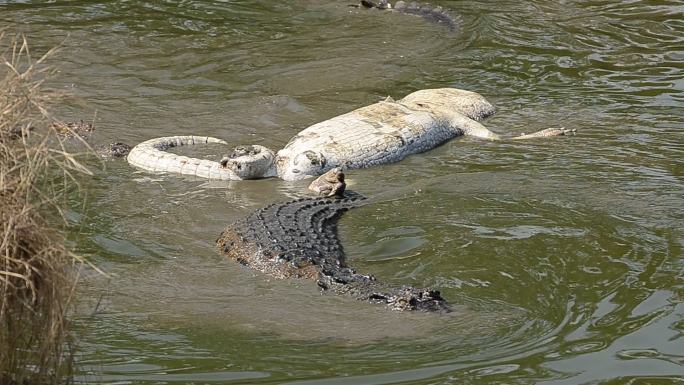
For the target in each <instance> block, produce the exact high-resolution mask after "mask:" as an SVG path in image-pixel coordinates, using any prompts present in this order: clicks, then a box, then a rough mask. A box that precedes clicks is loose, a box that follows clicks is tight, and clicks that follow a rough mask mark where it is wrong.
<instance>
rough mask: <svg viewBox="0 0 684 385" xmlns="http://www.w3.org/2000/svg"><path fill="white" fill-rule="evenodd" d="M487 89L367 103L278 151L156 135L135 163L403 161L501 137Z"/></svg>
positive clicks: (183, 167) (212, 174)
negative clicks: (187, 149) (192, 151)
mask: <svg viewBox="0 0 684 385" xmlns="http://www.w3.org/2000/svg"><path fill="white" fill-rule="evenodd" d="M494 111H495V110H494V107H493V106H492V105H491V104H490V103H489V102H488V101H487V100H486V99H485V98H484V97H483V96H481V95H480V94H478V93H475V92H471V91H464V90H460V89H455V88H439V89H427V90H420V91H416V92H413V93H411V94H409V95H407V96H406V97H404V98H403V99H400V100H398V101H395V100H393V99H391V98H389V97H388V98H387V99H386V100H384V101H381V102H378V103H375V104H371V105H369V106H366V107H361V108H359V109H356V110H354V111H351V112H348V113H346V114H343V115H339V116H336V117H334V118H331V119H328V120H326V121H323V122H320V123H317V124H314V125H312V126H310V127H308V128H306V129H304V130H302V131H301V132H300V133H299V134H297V135H295V136H294V137H293V138H292V139H291V140H290V141H289V143H287V145H286V146H285V147H284V148H283V149H282V150H280V151H278V152H277V154H276V153H275V152H274V151H272V150H270V149H268V148H266V147H264V146H260V145H251V146H238V147H236V148H235V150H234V151H233V153H232V154H231V155H229V156H228V157H225V158H224V159H223V160H222V161H221V162H216V161H212V160H207V159H197V158H191V157H187V156H181V155H176V154H173V153H170V152H167V151H166V150H167V149H169V148H171V147H175V146H182V145H194V144H202V143H221V144H227V143H226V142H225V141H223V140H221V139H216V138H212V137H205V136H171V137H163V138H155V139H150V140H148V141H145V142H142V143H140V144H138V145H137V146H135V147H134V148H133V149H132V150H131V152H130V154H129V155H128V162H129V163H130V164H131V165H133V166H136V167H139V168H142V169H144V170H148V171H153V172H170V173H180V174H186V175H194V176H197V177H202V178H209V179H221V180H242V179H257V178H267V177H279V178H282V179H284V180H299V179H306V178H311V177H315V176H318V175H321V174H323V173H325V172H326V171H328V170H330V169H332V168H335V167H339V168H341V169H342V170H346V169H356V168H365V167H370V166H373V165H378V164H385V163H392V162H397V161H400V160H402V159H403V158H405V157H406V156H408V155H411V154H416V153H420V152H423V151H427V150H430V149H432V148H434V147H437V146H438V145H440V144H442V143H444V142H446V141H447V140H449V139H452V138H454V137H457V136H462V135H468V136H474V137H478V138H484V139H491V140H498V139H500V137H499V135H497V134H496V133H494V132H492V131H490V130H488V129H487V128H486V127H485V126H483V125H482V124H481V123H480V121H481V120H483V119H485V118H486V117H488V116H490V115H492V114H493V113H494ZM572 132H574V130H566V129H564V128H549V129H545V130H541V131H538V132H535V133H533V134H528V135H522V136H519V137H515V138H512V139H527V138H533V137H543V136H558V135H565V134H567V133H572Z"/></svg>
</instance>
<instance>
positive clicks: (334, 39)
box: [0, 0, 684, 384]
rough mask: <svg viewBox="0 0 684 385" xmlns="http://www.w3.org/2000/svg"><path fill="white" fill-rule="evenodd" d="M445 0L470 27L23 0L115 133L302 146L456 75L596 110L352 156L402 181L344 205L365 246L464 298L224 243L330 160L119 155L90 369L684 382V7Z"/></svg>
mask: <svg viewBox="0 0 684 385" xmlns="http://www.w3.org/2000/svg"><path fill="white" fill-rule="evenodd" d="M436 2H437V3H439V4H440V5H443V6H445V7H448V8H451V9H452V10H453V13H454V14H455V15H458V16H459V17H460V18H461V19H462V22H461V25H460V28H459V29H458V30H457V31H449V30H447V29H446V28H443V27H442V26H440V25H435V24H431V23H430V22H427V21H425V20H423V19H421V18H419V17H412V16H406V15H399V14H389V13H381V12H377V11H376V12H373V11H362V10H354V9H350V8H348V7H347V2H345V1H336V0H326V1H323V0H317V1H314V0H292V1H279V2H272V1H192V0H186V1H179V2H176V1H69V2H44V1H25V2H18V1H17V2H14V1H10V2H8V1H0V25H5V26H7V25H12V26H13V27H14V28H15V29H17V30H21V31H25V32H26V33H27V34H28V35H29V37H30V41H31V42H32V43H33V48H34V51H36V52H42V51H44V50H45V49H47V48H48V47H51V46H53V45H55V44H57V43H62V44H63V47H64V48H63V50H62V52H61V54H60V55H59V57H58V58H57V60H55V61H54V62H53V63H55V64H57V66H58V68H59V69H60V73H59V76H58V77H57V78H56V79H55V80H53V81H52V83H51V86H53V87H55V88H59V89H64V90H68V91H70V92H71V93H73V94H74V95H75V98H74V99H73V100H72V101H70V102H69V103H68V104H66V105H63V106H60V107H59V109H58V111H57V112H58V113H59V114H60V116H62V117H64V118H65V119H79V118H86V119H90V118H93V117H94V118H95V119H96V123H97V133H96V134H95V136H94V137H93V138H92V140H93V142H94V143H95V144H97V143H106V142H110V141H114V140H117V141H124V142H128V143H132V144H134V143H137V142H140V141H142V140H145V139H149V138H151V137H156V136H161V135H169V134H184V133H195V134H202V135H212V136H217V137H221V138H224V139H226V140H227V141H229V142H231V143H232V144H235V145H237V144H249V143H260V144H263V145H266V146H269V147H271V148H274V149H277V148H281V147H282V146H283V145H284V144H285V143H286V142H287V141H288V139H289V138H290V137H292V136H293V135H294V134H296V133H297V132H298V131H299V130H301V129H302V128H304V127H306V126H308V125H310V124H312V123H315V122H318V121H321V120H324V119H327V118H330V117H332V116H335V115H338V114H341V113H344V112H347V111H349V110H352V109H354V108H357V107H360V106H363V105H366V104H369V103H373V102H375V101H377V100H379V99H380V98H383V97H385V96H387V95H392V96H394V97H401V96H403V95H405V94H407V93H410V92H412V91H414V90H417V89H421V88H434V87H445V86H453V87H459V88H465V89H470V90H475V91H478V92H480V93H482V94H483V95H485V96H486V97H487V98H488V99H489V100H491V101H492V102H494V103H495V104H496V105H497V106H498V108H499V112H498V114H497V115H496V116H495V117H493V118H491V119H490V120H489V121H488V123H487V125H488V126H489V127H490V128H492V129H494V130H495V131H497V132H500V133H505V134H511V135H512V134H514V133H516V134H517V133H520V132H531V131H532V130H536V129H540V128H545V127H549V126H558V125H563V126H566V127H573V128H577V129H578V130H579V135H577V136H575V137H570V138H554V139H549V140H535V141H528V142H484V141H481V140H473V139H457V140H453V141H452V142H450V143H447V144H446V145H443V146H441V147H439V148H437V149H435V150H432V151H430V152H427V153H424V154H420V155H415V156H411V157H410V158H408V159H406V160H404V161H402V162H401V163H398V164H393V165H387V166H383V167H377V168H374V169H368V170H360V171H354V172H350V173H349V174H350V175H349V177H350V179H352V181H353V183H354V186H353V187H352V188H353V189H355V190H357V191H359V192H362V193H363V194H366V195H368V196H377V195H380V194H383V196H384V197H386V199H383V200H382V201H381V202H379V203H375V204H372V205H369V206H365V207H363V208H360V209H357V210H353V211H351V212H349V213H348V214H347V215H346V216H345V217H344V218H343V220H342V222H341V224H340V231H341V236H342V238H343V244H344V246H345V248H346V250H347V253H348V254H349V256H350V259H351V261H352V264H354V265H355V266H356V267H357V268H358V269H359V270H360V271H363V272H368V273H373V274H375V275H376V276H378V277H379V278H380V279H382V280H385V281H389V282H393V283H397V284H401V283H407V284H413V285H417V286H420V285H429V286H433V287H435V288H438V289H440V290H441V291H442V293H443V295H444V296H445V297H446V298H448V299H449V300H450V301H451V302H452V303H454V304H455V306H456V309H457V311H456V312H454V313H453V314H451V315H447V316H443V315H425V314H399V313H393V312H389V311H387V310H385V309H384V308H382V307H378V306H372V305H368V304H365V303H359V302H356V301H354V300H352V299H349V298H344V297H337V296H332V295H321V294H320V293H319V292H318V290H317V288H316V287H315V285H314V284H313V283H311V282H289V281H277V280H272V279H269V278H268V277H265V276H263V275H261V274H258V273H255V272H253V271H251V270H247V269H245V268H243V267H241V266H238V265H236V264H235V263H233V262H231V261H227V260H225V259H224V258H222V257H221V256H219V255H218V254H217V253H215V251H214V248H213V247H214V240H215V239H216V237H217V235H218V234H219V232H220V231H221V229H222V228H223V227H224V226H225V225H227V224H228V223H230V222H232V221H234V220H236V219H237V218H240V217H241V216H243V215H246V214H247V213H249V212H250V211H252V210H254V209H256V208H258V207H260V206H262V205H265V204H267V203H270V202H275V201H281V200H285V199H290V198H291V197H293V196H299V195H301V194H303V192H304V190H305V186H306V182H296V183H287V182H283V181H280V180H258V181H241V182H232V183H220V182H207V181H203V180H194V179H191V178H184V177H179V176H175V175H150V174H147V173H144V172H140V171H136V170H134V169H132V168H131V167H129V166H128V165H127V164H126V163H125V162H123V161H111V162H107V163H106V164H105V168H104V170H101V171H98V172H97V173H96V176H95V178H94V179H93V180H92V181H90V182H89V183H87V184H86V186H84V187H85V190H86V192H87V197H86V198H87V201H86V203H85V205H82V204H81V205H79V204H78V203H77V202H76V201H75V202H74V209H73V211H72V212H71V213H70V217H71V218H72V220H73V222H74V233H73V234H72V236H71V238H72V239H73V240H74V242H75V245H76V246H77V248H78V250H79V251H80V252H81V253H83V254H86V255H87V256H89V257H90V258H92V260H93V261H95V262H96V263H97V265H98V266H100V267H101V268H102V269H104V270H105V271H107V272H108V274H109V277H108V278H101V277H91V278H90V279H88V281H87V283H86V284H85V285H84V287H83V294H82V297H85V298H86V299H87V302H88V303H87V306H84V307H85V308H86V309H88V312H86V313H84V315H83V316H82V317H81V318H80V319H79V322H80V324H82V325H83V326H84V327H87V329H88V332H87V333H86V334H85V335H84V337H83V340H82V341H81V343H80V345H81V351H80V353H79V356H78V363H79V373H78V378H77V379H78V380H79V381H85V382H88V383H118V384H124V383H150V384H152V383H154V384H160V383H178V384H180V383H297V384H303V383H307V384H308V383H312V384H313V383H316V384H388V383H398V382H403V383H411V384H441V383H445V384H446V383H462V384H512V383H517V384H531V383H541V384H599V383H600V384H622V383H633V384H656V383H657V384H665V383H681V382H682V381H683V378H684V341H683V338H682V336H683V335H684V303H683V301H682V299H683V297H684V282H683V280H684V273H683V271H684V259H682V255H683V253H682V248H683V246H684V211H683V209H682V207H684V181H683V180H682V179H683V176H684V164H683V161H682V160H683V159H684V134H683V133H684V65H683V64H682V63H684V16H683V15H684V6H682V5H681V3H680V2H675V1H623V2H617V1H571V0H567V1H522V2H520V1H486V2H482V1H453V2H449V1H436ZM198 151H199V149H198ZM223 151H225V149H223V148H214V149H205V153H204V154H205V155H206V156H212V155H213V156H214V157H217V156H220V154H221V153H222V152H223ZM91 165H92V166H93V167H94V168H96V167H98V166H99V164H98V163H97V162H95V161H93V162H91ZM98 301H100V304H99V307H98V308H97V311H95V312H92V309H93V306H94V304H95V303H96V302H98ZM90 313H92V314H90Z"/></svg>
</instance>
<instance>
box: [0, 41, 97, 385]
mask: <svg viewBox="0 0 684 385" xmlns="http://www.w3.org/2000/svg"><path fill="white" fill-rule="evenodd" d="M54 53H55V50H54V49H53V50H50V51H48V52H47V53H44V54H42V55H40V56H35V57H34V56H33V52H32V51H30V50H29V46H28V44H27V41H26V39H25V38H23V37H21V36H18V37H11V36H7V34H6V33H2V32H0V384H57V383H66V382H70V378H71V368H72V356H73V351H72V349H71V346H72V342H73V341H72V338H71V334H70V331H69V322H68V314H69V312H70V309H71V307H72V305H73V302H74V292H75V286H76V282H77V279H78V272H79V270H80V268H81V266H83V261H82V260H81V259H80V258H79V257H78V256H76V255H74V254H73V253H72V252H71V251H70V250H69V249H68V247H67V246H65V240H64V237H63V236H62V233H61V230H62V228H63V227H64V226H65V224H66V222H65V220H64V219H63V215H62V214H63V212H64V211H63V207H64V202H65V195H64V193H65V192H66V191H67V189H70V188H71V186H73V185H74V183H75V182H76V179H77V177H78V176H79V175H82V174H83V173H88V171H87V169H86V168H84V167H83V166H82V165H81V164H80V163H79V162H78V160H77V159H76V158H75V157H74V156H73V155H72V154H70V153H69V152H68V151H66V150H65V148H64V142H63V140H64V139H62V138H61V136H60V135H59V132H57V131H56V130H57V129H56V128H55V127H53V126H52V124H50V121H51V120H52V119H51V117H50V112H49V108H48V107H49V106H50V105H54V103H56V102H57V101H58V100H59V97H60V96H59V95H58V93H55V92H50V91H48V90H46V89H45V87H44V81H45V80H46V79H47V78H49V76H50V75H52V74H53V70H52V69H50V67H49V66H47V64H46V61H47V59H48V58H49V57H51V56H52V55H53V54H54Z"/></svg>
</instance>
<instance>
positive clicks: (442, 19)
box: [394, 1, 461, 31]
mask: <svg viewBox="0 0 684 385" xmlns="http://www.w3.org/2000/svg"><path fill="white" fill-rule="evenodd" d="M394 10H396V11H397V12H401V13H407V14H411V15H418V16H421V17H423V18H425V19H427V20H429V21H432V22H435V23H438V24H443V25H444V26H446V27H447V28H449V30H452V31H453V30H455V29H456V28H457V27H458V26H459V25H460V24H461V20H460V19H459V18H457V17H455V16H453V15H452V14H451V13H450V12H448V11H446V10H444V9H443V8H442V7H439V6H438V7H432V6H431V5H429V4H418V3H416V2H410V3H407V2H405V1H397V2H396V3H395V4H394Z"/></svg>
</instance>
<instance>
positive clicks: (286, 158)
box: [276, 149, 328, 180]
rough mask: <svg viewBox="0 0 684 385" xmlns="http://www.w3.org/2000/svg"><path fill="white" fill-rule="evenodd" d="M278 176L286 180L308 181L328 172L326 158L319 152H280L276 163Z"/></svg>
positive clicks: (284, 150)
mask: <svg viewBox="0 0 684 385" xmlns="http://www.w3.org/2000/svg"><path fill="white" fill-rule="evenodd" d="M276 163H277V164H276V167H277V169H278V176H279V177H281V178H282V179H284V180H299V179H307V178H311V177H315V176H318V175H321V174H322V173H324V172H325V171H326V170H328V167H326V165H327V161H326V159H325V156H323V154H321V153H320V152H317V151H312V150H305V151H301V152H299V151H297V152H295V151H292V150H290V149H283V150H280V151H278V160H277V161H276Z"/></svg>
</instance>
